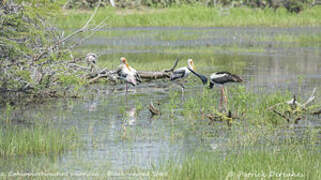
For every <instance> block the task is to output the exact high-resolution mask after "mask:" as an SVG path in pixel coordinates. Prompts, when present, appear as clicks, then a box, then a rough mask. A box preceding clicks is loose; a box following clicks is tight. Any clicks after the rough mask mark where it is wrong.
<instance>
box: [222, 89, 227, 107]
mask: <svg viewBox="0 0 321 180" xmlns="http://www.w3.org/2000/svg"><path fill="white" fill-rule="evenodd" d="M222 91H223V97H224V103H225V104H224V107H225V111H226V112H227V97H226V95H225V89H224V86H222Z"/></svg>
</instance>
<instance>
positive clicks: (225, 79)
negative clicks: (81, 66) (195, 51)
mask: <svg viewBox="0 0 321 180" xmlns="http://www.w3.org/2000/svg"><path fill="white" fill-rule="evenodd" d="M96 58H97V55H95V54H93V53H89V54H88V55H87V58H86V59H87V61H88V63H92V64H96ZM120 62H121V64H120V65H119V67H118V69H117V70H116V71H115V73H117V74H118V76H119V78H120V79H121V80H123V81H124V82H125V86H126V87H125V89H126V92H127V91H128V85H132V86H137V85H138V84H139V83H141V82H142V79H141V77H140V76H139V74H138V72H137V71H136V69H134V68H133V67H131V66H130V65H129V64H128V61H127V59H126V58H125V57H121V58H120ZM190 73H192V74H194V75H195V76H197V77H198V78H200V79H201V81H202V83H203V85H206V84H207V83H208V81H209V87H208V88H209V89H212V88H213V87H214V86H215V85H216V86H218V87H220V90H221V98H220V107H222V104H223V101H224V103H225V105H227V97H226V95H225V93H224V91H225V89H224V84H226V83H231V82H236V83H239V82H242V81H243V79H242V78H241V77H240V76H238V75H235V74H232V73H230V72H226V71H221V72H215V73H212V74H211V75H210V76H209V78H207V77H206V76H205V75H202V74H200V73H198V72H196V70H195V65H194V62H193V60H192V59H188V60H187V66H185V67H181V68H178V69H176V70H173V72H172V74H171V76H170V80H171V81H172V82H174V83H175V84H178V85H179V86H180V87H181V90H182V95H183V94H184V88H185V87H184V80H185V79H186V78H187V77H188V76H189V74H190Z"/></svg>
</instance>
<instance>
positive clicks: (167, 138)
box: [0, 27, 321, 172]
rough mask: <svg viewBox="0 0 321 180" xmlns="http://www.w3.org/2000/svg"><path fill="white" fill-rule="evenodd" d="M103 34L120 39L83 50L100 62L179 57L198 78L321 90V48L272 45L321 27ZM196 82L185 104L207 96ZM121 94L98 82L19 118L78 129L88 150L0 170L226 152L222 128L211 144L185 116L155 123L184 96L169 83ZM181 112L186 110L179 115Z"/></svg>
mask: <svg viewBox="0 0 321 180" xmlns="http://www.w3.org/2000/svg"><path fill="white" fill-rule="evenodd" d="M103 32H111V33H114V34H119V35H113V36H106V37H104V36H101V35H100V36H99V37H93V38H92V39H91V40H88V41H87V42H86V43H85V44H83V45H82V46H81V47H79V49H78V50H77V52H78V53H83V54H86V53H87V52H89V51H92V52H96V53H97V54H99V55H100V59H102V60H101V61H104V59H114V61H113V62H118V61H119V60H118V59H119V57H120V56H125V57H129V58H128V59H134V61H135V62H136V63H140V62H142V61H143V60H142V59H143V58H150V57H155V61H157V62H161V61H162V59H175V58H176V57H178V56H179V57H180V58H182V59H187V58H188V57H193V59H194V60H195V62H196V64H197V62H199V64H201V65H200V66H198V71H199V72H202V73H203V74H209V73H211V72H215V71H222V70H228V71H232V72H234V73H237V74H239V75H241V76H242V77H243V78H244V79H245V83H244V84H245V86H246V87H247V89H249V90H254V91H257V92H258V93H265V92H272V91H276V90H281V91H282V90H290V91H291V92H293V93H294V94H297V95H298V96H303V97H304V98H306V97H308V95H309V94H310V92H311V91H312V89H313V88H314V87H317V88H318V89H320V88H321V51H320V42H319V43H311V44H309V43H304V44H302V43H301V44H300V43H293V42H280V41H273V37H275V36H280V35H289V36H293V35H294V36H299V35H309V34H316V35H317V34H320V33H321V28H284V29H283V28H180V27H172V28H164V27H152V28H148V27H146V28H111V29H107V30H103ZM263 36H264V38H262V37H263ZM262 39H263V40H262ZM102 47H103V48H102ZM104 47H105V48H104ZM218 47H219V49H218ZM188 48H189V49H188ZM240 48H242V49H240ZM208 57H213V58H214V61H215V62H214V64H215V66H212V63H209V64H211V65H206V64H207V61H209V60H208ZM115 59H116V60H115ZM184 61H185V60H184ZM104 63H105V62H104ZM182 64H184V62H180V65H182ZM116 65H117V64H116ZM116 65H115V66H116ZM193 81H194V83H191V84H188V85H187V88H186V93H185V98H186V99H188V98H190V97H193V96H194V95H195V94H197V93H199V92H200V91H201V88H202V86H201V84H198V81H197V80H196V79H194V80H193ZM231 86H233V85H231ZM122 88H123V85H118V86H116V87H115V86H111V85H103V84H99V85H95V89H96V90H94V88H93V90H91V91H90V92H87V96H86V97H85V98H83V99H68V100H62V99H60V100H57V101H53V102H48V103H47V104H45V105H41V106H36V107H30V108H26V109H25V110H23V112H22V114H21V113H20V114H18V115H17V116H18V118H24V119H29V120H30V121H32V120H33V119H42V118H43V119H46V120H49V121H52V122H53V123H57V126H61V127H63V128H70V127H76V129H77V132H78V133H79V134H80V136H81V140H83V141H84V145H83V147H82V148H81V149H80V150H79V151H77V152H66V153H64V154H63V155H61V156H60V157H54V158H49V157H32V156H30V157H18V158H14V159H10V160H8V162H7V163H3V162H2V165H3V166H1V167H0V171H1V172H9V171H15V170H20V171H26V170H30V171H32V170H34V169H36V170H35V171H37V169H38V170H39V169H42V167H43V166H48V167H51V168H52V169H55V170H57V171H62V172H104V171H106V169H107V170H126V169H130V168H142V169H150V168H152V167H153V166H156V167H157V166H158V165H159V164H161V163H163V162H165V161H166V159H168V158H170V157H179V156H183V155H184V154H186V153H190V152H194V151H199V150H213V149H215V150H218V151H224V147H221V146H220V144H221V142H224V141H225V140H226V138H228V136H229V134H228V133H226V132H224V129H223V130H222V129H220V128H221V126H220V125H218V128H217V132H216V134H217V135H216V136H215V137H214V138H208V139H204V138H203V136H201V135H199V134H194V133H193V134H192V133H190V131H189V130H190V129H191V128H193V127H186V126H187V125H186V124H185V123H184V117H183V116H182V115H180V114H179V113H177V114H175V113H174V114H175V116H174V117H172V116H171V115H170V114H172V113H170V112H166V111H167V110H166V109H167V108H163V110H164V111H162V113H163V115H161V116H160V117H156V118H153V119H151V118H150V113H149V111H148V110H147V106H148V104H149V103H150V102H151V101H153V102H158V101H159V102H160V104H161V108H162V107H163V106H166V104H168V103H169V102H170V100H171V97H170V95H169V94H170V93H175V92H177V93H180V88H178V87H176V86H175V85H173V84H171V83H168V82H167V81H155V82H151V83H143V84H141V85H139V86H138V87H137V88H136V90H134V89H132V91H135V92H129V93H128V94H127V95H126V93H124V91H123V89H122ZM214 91H215V90H214ZM181 108H183V105H182V106H178V107H174V109H172V111H174V112H175V111H178V110H179V109H181ZM19 116H20V117H19ZM199 121H202V120H199ZM206 121H207V120H206ZM301 125H302V124H301ZM304 125H306V124H303V126H304ZM315 126H319V124H315ZM204 128H206V127H204ZM9 161H10V162H9ZM31 166H33V167H32V168H31Z"/></svg>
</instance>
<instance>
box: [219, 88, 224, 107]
mask: <svg viewBox="0 0 321 180" xmlns="http://www.w3.org/2000/svg"><path fill="white" fill-rule="evenodd" d="M223 96H224V89H223V86H222V87H221V99H220V106H219V109H222V104H223Z"/></svg>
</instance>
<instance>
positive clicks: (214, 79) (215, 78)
mask: <svg viewBox="0 0 321 180" xmlns="http://www.w3.org/2000/svg"><path fill="white" fill-rule="evenodd" d="M189 70H190V71H191V72H192V73H193V74H195V75H196V76H197V77H199V78H200V79H201V80H202V82H203V84H206V82H207V78H206V77H205V76H204V75H202V74H199V73H197V72H195V71H193V69H189ZM242 81H243V79H242V78H241V77H239V76H238V75H235V74H231V73H229V72H216V73H213V74H211V75H210V84H209V89H212V88H213V87H214V85H215V84H216V85H218V86H220V87H221V99H220V107H221V106H222V103H223V98H224V101H225V105H227V97H226V96H225V94H224V84H225V83H229V82H242Z"/></svg>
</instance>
